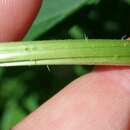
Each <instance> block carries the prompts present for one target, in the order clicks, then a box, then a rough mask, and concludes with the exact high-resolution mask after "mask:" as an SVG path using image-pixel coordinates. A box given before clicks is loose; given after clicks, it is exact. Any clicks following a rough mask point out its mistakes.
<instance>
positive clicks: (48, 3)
mask: <svg viewBox="0 0 130 130" xmlns="http://www.w3.org/2000/svg"><path fill="white" fill-rule="evenodd" d="M99 1H100V0H56V1H52V0H45V1H44V2H43V6H42V8H41V12H40V14H39V16H38V18H37V20H36V21H35V23H34V24H33V26H32V28H31V29H30V31H29V33H28V34H27V35H26V37H25V38H24V40H33V39H35V38H37V37H38V36H40V35H42V34H43V33H45V32H46V31H48V30H49V29H51V28H52V27H53V26H55V25H56V24H58V23H59V22H61V21H62V20H63V19H65V18H66V17H67V16H69V15H71V14H72V13H74V12H75V11H76V10H78V9H79V8H81V7H82V6H84V5H91V4H96V3H98V2H99Z"/></svg>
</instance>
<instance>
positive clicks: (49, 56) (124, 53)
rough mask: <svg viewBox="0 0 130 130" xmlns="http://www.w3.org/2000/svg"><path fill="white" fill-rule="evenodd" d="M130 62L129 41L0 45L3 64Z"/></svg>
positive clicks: (129, 63)
mask: <svg viewBox="0 0 130 130" xmlns="http://www.w3.org/2000/svg"><path fill="white" fill-rule="evenodd" d="M61 64H64V65H75V64H79V65H82V64H84V65H130V41H128V40H50V41H33V42H32V41H31V42H18V43H17V42H15V43H6V44H5V43H3V44H0V66H25V65H61Z"/></svg>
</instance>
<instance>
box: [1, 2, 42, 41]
mask: <svg viewBox="0 0 130 130" xmlns="http://www.w3.org/2000/svg"><path fill="white" fill-rule="evenodd" d="M41 3H42V0H1V1H0V41H1V42H3V41H16V40H21V39H22V38H23V36H24V35H25V34H26V33H27V31H28V29H29V27H30V26H31V24H32V22H33V20H34V18H35V17H36V15H37V13H38V10H39V9H40V6H41Z"/></svg>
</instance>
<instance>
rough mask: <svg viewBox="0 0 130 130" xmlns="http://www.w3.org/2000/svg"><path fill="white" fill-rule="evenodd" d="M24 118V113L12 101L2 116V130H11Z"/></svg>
mask: <svg viewBox="0 0 130 130" xmlns="http://www.w3.org/2000/svg"><path fill="white" fill-rule="evenodd" d="M24 116H25V113H24V111H23V110H22V109H21V108H20V106H19V105H18V104H17V103H16V102H15V101H13V100H12V101H10V102H8V104H7V105H6V109H5V110H4V113H3V116H2V123H1V129H2V130H9V129H10V128H11V127H13V126H14V125H15V124H16V123H17V122H18V121H19V120H21V119H22V118H23V117H24Z"/></svg>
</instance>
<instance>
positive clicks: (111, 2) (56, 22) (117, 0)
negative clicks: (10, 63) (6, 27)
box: [0, 0, 130, 130]
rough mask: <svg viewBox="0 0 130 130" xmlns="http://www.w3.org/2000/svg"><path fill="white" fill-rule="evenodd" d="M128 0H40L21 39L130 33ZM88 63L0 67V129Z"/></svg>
mask: <svg viewBox="0 0 130 130" xmlns="http://www.w3.org/2000/svg"><path fill="white" fill-rule="evenodd" d="M128 12H130V0H54V1H52V0H44V3H43V6H42V8H41V11H40V13H39V15H38V17H37V19H36V20H35V22H34V24H33V26H32V28H31V29H30V31H29V33H28V34H27V35H26V37H25V38H24V40H26V41H27V40H44V39H70V38H71V39H84V38H89V39H91V38H93V39H96V38H98V39H99V38H100V39H106V38H107V39H108V38H109V39H121V38H122V37H123V36H126V37H127V36H129V35H130V17H129V14H128ZM91 68H92V66H50V71H49V70H48V69H47V66H39V67H38V66H37V67H31V66H27V67H12V68H0V115H1V116H0V129H1V130H9V129H10V128H11V127H12V126H14V125H15V124H16V123H17V122H18V121H20V120H21V119H22V118H23V117H25V116H26V115H27V114H29V113H30V112H32V111H33V110H35V109H36V108H37V107H38V106H39V105H40V104H42V103H43V102H44V101H46V100H47V99H49V98H50V97H51V96H53V95H54V94H55V93H56V92H58V91H59V90H61V89H62V88H63V87H64V86H65V85H66V84H68V83H69V82H70V81H72V80H73V79H75V78H77V77H79V76H80V75H82V74H84V73H87V72H89V70H90V69H91Z"/></svg>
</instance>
